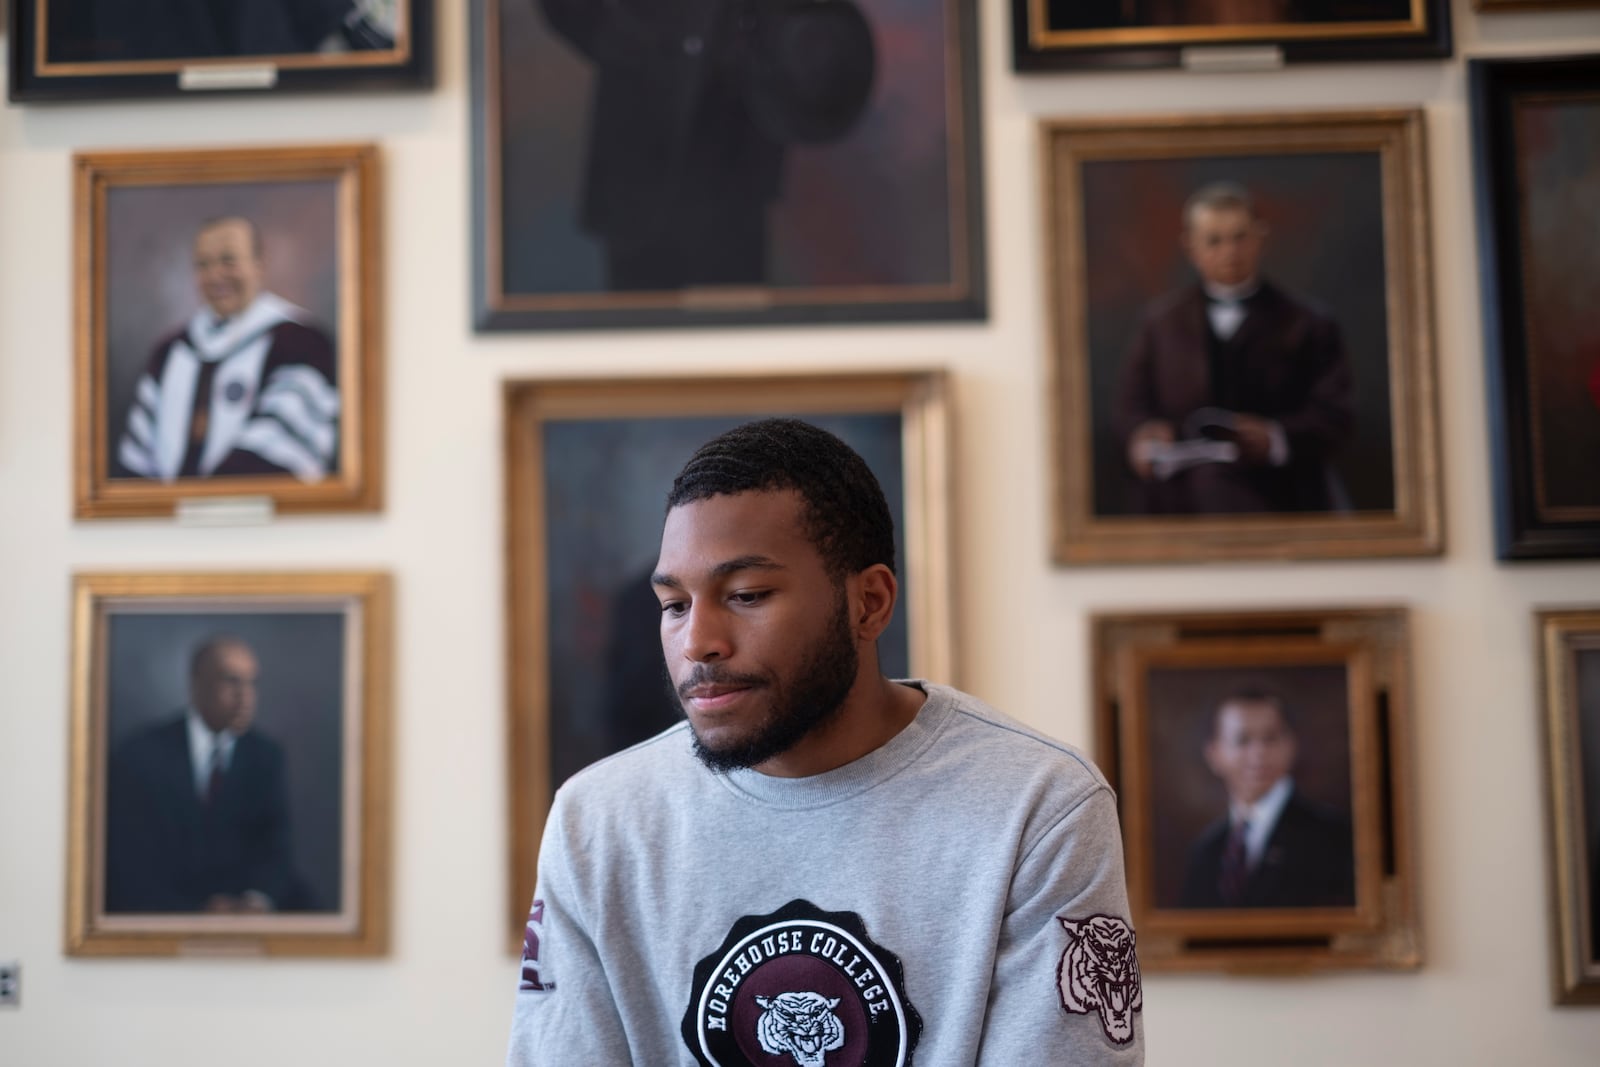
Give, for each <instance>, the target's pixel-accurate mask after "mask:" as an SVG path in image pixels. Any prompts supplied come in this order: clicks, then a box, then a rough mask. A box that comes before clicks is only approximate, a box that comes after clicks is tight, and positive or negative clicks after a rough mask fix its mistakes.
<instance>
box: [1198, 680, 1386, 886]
mask: <svg viewBox="0 0 1600 1067" xmlns="http://www.w3.org/2000/svg"><path fill="white" fill-rule="evenodd" d="M1203 754H1204V757H1205V762H1206V766H1207V767H1208V768H1209V769H1210V771H1211V773H1212V774H1213V775H1215V776H1216V777H1217V779H1218V780H1219V781H1220V782H1221V783H1222V786H1223V789H1224V791H1225V793H1226V795H1227V811H1226V812H1225V813H1224V814H1223V815H1222V816H1221V817H1220V818H1218V819H1217V820H1216V821H1215V822H1213V823H1212V824H1211V825H1210V826H1208V827H1207V828H1206V829H1205V831H1204V832H1203V833H1202V834H1201V836H1200V838H1199V840H1198V841H1196V842H1195V844H1194V846H1193V847H1192V848H1191V849H1190V852H1189V858H1188V867H1187V870H1186V871H1185V874H1184V880H1183V891H1182V896H1181V898H1180V905H1181V906H1182V907H1186V908H1312V907H1353V906H1354V905H1355V862H1354V852H1353V845H1352V837H1351V829H1350V823H1349V820H1348V819H1347V818H1345V817H1343V816H1342V815H1340V814H1338V813H1335V812H1332V811H1329V810H1326V809H1324V808H1323V807H1322V806H1321V805H1318V804H1315V803H1313V802H1312V801H1311V800H1309V799H1308V798H1306V797H1303V796H1301V795H1300V794H1299V792H1297V790H1296V788H1295V782H1294V777H1293V775H1292V772H1293V769H1294V765H1295V760H1296V757H1297V755H1298V751H1297V745H1296V740H1295V732H1294V728H1293V726H1292V725H1291V723H1290V721H1289V718H1288V715H1287V713H1286V709H1285V707H1284V703H1283V700H1282V699H1281V698H1280V697H1278V696H1277V695H1275V694H1273V693H1270V692H1268V691H1266V690H1264V689H1245V690H1241V691H1239V692H1237V693H1235V694H1234V695H1232V696H1229V697H1227V698H1226V699H1224V700H1223V701H1222V702H1221V703H1220V704H1219V705H1218V706H1217V710H1216V713H1215V715H1214V717H1213V720H1212V729H1211V736H1210V737H1209V738H1208V740H1207V741H1206V744H1205V749H1204V753H1203Z"/></svg>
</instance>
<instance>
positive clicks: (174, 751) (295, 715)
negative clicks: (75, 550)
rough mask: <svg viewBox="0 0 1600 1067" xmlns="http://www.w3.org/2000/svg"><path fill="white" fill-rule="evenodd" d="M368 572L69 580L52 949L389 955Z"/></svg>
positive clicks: (384, 605) (382, 751)
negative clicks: (67, 802)
mask: <svg viewBox="0 0 1600 1067" xmlns="http://www.w3.org/2000/svg"><path fill="white" fill-rule="evenodd" d="M389 625H390V622H389V587H388V582H387V579H386V578H384V577H383V576H381V575H370V574H347V575H158V574H142V575H129V574H124V575H109V574H106V575H84V576H80V577H79V578H78V580H77V586H76V607H75V631H76V632H75V642H76V644H75V651H74V697H73V709H72V730H73V746H72V753H73V767H72V775H71V781H72V793H71V797H72V811H71V821H70V830H69V835H70V841H69V846H70V847H69V877H68V882H69V889H68V909H67V910H68V936H67V951H68V952H69V954H72V955H85V956H96V955H174V954H176V955H182V954H188V953H194V952H212V953H215V952H224V953H225V952H229V951H233V952H241V953H250V954H259V953H268V954H278V955H371V954H376V953H381V952H382V951H384V950H385V947H386V943H387V903H386V899H387V893H388V886H387V870H386V864H387V841H388V833H387V827H386V820H387V818H388V810H387V805H388V751H387V744H388V709H387V706H386V701H385V695H386V684H385V682H384V679H383V674H384V672H386V670H387V654H388V653H387V640H388V628H389Z"/></svg>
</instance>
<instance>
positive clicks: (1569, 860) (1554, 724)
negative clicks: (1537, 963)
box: [1535, 605, 1600, 1004]
mask: <svg viewBox="0 0 1600 1067" xmlns="http://www.w3.org/2000/svg"><path fill="white" fill-rule="evenodd" d="M1535 630H1536V634H1535V636H1536V639H1537V641H1538V651H1539V660H1540V688H1541V695H1542V698H1543V700H1542V703H1543V709H1542V715H1541V719H1542V721H1543V724H1544V731H1543V732H1544V739H1545V771H1546V773H1545V781H1546V790H1545V808H1546V813H1547V818H1548V822H1549V830H1550V832H1549V842H1550V845H1549V847H1550V867H1549V870H1550V902H1551V909H1550V930H1551V952H1550V962H1551V967H1550V973H1551V976H1552V988H1553V991H1554V999H1555V1001H1556V1003H1558V1004H1600V606H1589V605H1586V606H1581V607H1580V606H1572V607H1560V608H1557V607H1551V608H1545V609H1542V610H1540V611H1538V612H1536V613H1535Z"/></svg>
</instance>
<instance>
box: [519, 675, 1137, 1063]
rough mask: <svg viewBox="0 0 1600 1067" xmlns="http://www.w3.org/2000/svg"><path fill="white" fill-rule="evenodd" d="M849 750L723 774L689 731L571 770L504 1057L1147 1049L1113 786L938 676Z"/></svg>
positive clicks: (988, 1055) (557, 807) (781, 1059)
mask: <svg viewBox="0 0 1600 1067" xmlns="http://www.w3.org/2000/svg"><path fill="white" fill-rule="evenodd" d="M908 684H911V685H914V686H917V687H918V688H921V689H923V690H924V691H925V692H926V693H927V694H928V699H927V701H926V702H925V703H924V705H923V707H922V709H921V711H920V712H919V713H918V715H917V717H916V719H915V720H914V721H913V722H912V723H911V725H909V726H908V727H906V729H904V730H903V731H901V732H900V733H899V734H898V735H896V736H895V737H894V738H893V739H891V740H890V741H889V742H888V743H887V744H885V745H884V746H882V747H881V748H879V749H877V750H876V751H874V752H871V753H868V754H867V755H866V756H863V757H862V758H860V759H858V760H856V761H855V762H853V763H850V764H847V765H845V766H843V767H839V768H837V769H835V770H832V771H829V772H827V773H825V774H819V775H815V776H813V777H810V778H775V777H770V776H767V775H763V774H761V773H759V772H756V771H735V772H733V773H730V774H714V773H712V772H710V771H708V770H706V769H705V768H704V767H702V766H701V765H700V764H699V762H698V761H696V759H695V758H694V756H693V754H692V752H691V751H690V734H689V731H688V727H687V724H682V723H680V724H679V725H678V726H675V727H673V728H672V729H670V730H667V731H666V732H665V733H662V734H660V735H658V736H656V737H654V738H652V739H651V740H649V741H646V742H644V743H642V744H639V745H636V746H634V747H633V748H631V749H628V750H627V751H624V752H621V753H618V754H617V755H615V756H612V757H610V758H609V759H606V760H603V761H601V762H599V763H597V764H595V765H593V766H591V767H589V768H587V769H585V770H584V771H583V772H581V773H580V774H577V775H575V776H573V778H572V779H571V780H569V781H568V782H567V783H566V785H564V786H563V787H562V788H561V789H560V790H559V791H558V792H557V794H556V798H555V803H554V806H553V807H552V808H551V811H550V815H549V819H548V821H547V822H546V825H545V832H544V840H543V844H542V845H541V847H540V854H539V878H538V889H537V895H536V899H535V901H534V902H533V909H532V913H531V914H530V916H529V922H528V936H527V941H526V945H525V951H524V957H523V966H522V983H521V988H520V990H519V991H518V993H517V1001H516V1009H515V1018H514V1021H513V1025H512V1033H511V1048H510V1055H509V1059H508V1062H509V1063H510V1064H511V1065H512V1067H621V1065H626V1064H633V1065H635V1067H696V1065H698V1067H712V1065H719V1067H778V1065H782V1067H789V1065H797V1067H879V1065H910V1064H916V1065H918V1067H963V1065H969V1064H970V1065H982V1067H1036V1065H1043V1064H1119V1065H1126V1064H1139V1063H1143V1061H1144V1051H1143V1030H1142V1023H1141V1017H1140V1010H1141V1007H1142V997H1141V994H1140V985H1139V970H1138V963H1137V960H1136V958H1135V956H1134V951H1133V931H1132V929H1131V926H1130V925H1129V922H1128V902H1127V893H1126V886H1125V884H1124V878H1123V868H1122V844H1121V838H1120V836H1119V834H1118V829H1117V816H1116V807H1115V800H1114V798H1113V796H1112V794H1111V790H1110V788H1109V787H1108V786H1107V785H1106V782H1105V779H1104V778H1102V777H1101V775H1100V773H1099V771H1098V770H1096V769H1095V767H1094V766H1093V764H1091V763H1090V762H1089V761H1088V760H1087V759H1086V758H1085V757H1084V756H1083V755H1082V754H1081V753H1079V752H1078V751H1077V750H1075V749H1073V748H1072V747H1071V746H1068V745H1065V744H1062V743H1060V742H1058V741H1054V740H1051V739H1050V738H1048V737H1045V736H1044V735H1042V734H1040V733H1038V732H1036V731H1034V730H1030V729H1028V728H1027V727H1025V726H1023V725H1021V724H1020V723H1017V722H1015V721H1014V720H1012V719H1010V718H1008V717H1007V716H1005V715H1002V714H1001V713H1000V712H997V711H995V710H994V709H992V708H989V707H987V706H986V705H984V704H983V703H981V702H980V701H978V700H977V699H975V698H973V697H971V696H968V695H967V694H965V693H961V692H958V691H957V690H954V689H950V688H948V687H946V686H940V685H934V684H931V683H927V682H920V681H919V682H911V683H908Z"/></svg>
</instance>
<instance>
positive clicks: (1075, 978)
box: [1056, 915, 1144, 1045]
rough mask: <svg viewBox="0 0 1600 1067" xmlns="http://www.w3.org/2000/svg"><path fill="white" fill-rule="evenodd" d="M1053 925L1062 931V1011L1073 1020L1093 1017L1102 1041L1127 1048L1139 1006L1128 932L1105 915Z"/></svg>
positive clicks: (1141, 1003)
mask: <svg viewBox="0 0 1600 1067" xmlns="http://www.w3.org/2000/svg"><path fill="white" fill-rule="evenodd" d="M1057 921H1058V922H1060V923H1061V926H1062V928H1063V929H1064V930H1066V932H1067V948H1066V951H1064V952H1063V953H1062V954H1061V966H1060V967H1058V968H1057V970H1056V979H1057V985H1058V987H1059V988H1060V992H1061V1006H1062V1007H1063V1008H1065V1009H1066V1010H1067V1011H1069V1012H1071V1013H1073V1014H1075V1015H1087V1014H1089V1013H1090V1012H1098V1013H1099V1014H1100V1027H1101V1029H1102V1030H1104V1031H1105V1035H1106V1039H1107V1040H1109V1041H1110V1042H1112V1043H1113V1044H1116V1045H1126V1044H1127V1043H1128V1042H1129V1041H1132V1040H1133V1016H1134V1013H1135V1012H1137V1011H1139V1010H1140V1009H1142V1008H1143V1007H1144V989H1143V987H1142V986H1141V984H1140V981H1139V957H1138V956H1137V955H1135V953H1134V936H1133V927H1131V926H1129V925H1128V924H1127V923H1126V922H1124V921H1123V920H1121V919H1118V918H1115V917H1114V916H1110V915H1091V916H1090V917H1089V918H1087V919H1068V918H1066V917H1064V916H1057Z"/></svg>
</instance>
